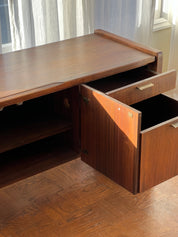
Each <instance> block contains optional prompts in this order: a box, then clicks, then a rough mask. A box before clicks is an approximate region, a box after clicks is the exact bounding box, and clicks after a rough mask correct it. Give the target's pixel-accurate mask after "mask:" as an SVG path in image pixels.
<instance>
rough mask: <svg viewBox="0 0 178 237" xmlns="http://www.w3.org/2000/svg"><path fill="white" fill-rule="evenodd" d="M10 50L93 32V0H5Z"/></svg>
mask: <svg viewBox="0 0 178 237" xmlns="http://www.w3.org/2000/svg"><path fill="white" fill-rule="evenodd" d="M8 3H9V16H10V28H11V37H12V50H18V49H23V48H28V47H32V46H38V45H42V44H47V43H50V42H55V41H59V40H64V39H67V38H72V37H75V36H81V35H83V34H88V33H91V32H93V19H94V16H93V12H94V10H93V8H94V0H75V1H74V0H15V1H14V0H8Z"/></svg>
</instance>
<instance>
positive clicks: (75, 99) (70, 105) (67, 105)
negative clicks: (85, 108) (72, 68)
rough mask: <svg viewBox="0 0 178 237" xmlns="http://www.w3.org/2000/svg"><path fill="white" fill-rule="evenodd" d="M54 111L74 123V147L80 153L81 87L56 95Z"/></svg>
mask: <svg viewBox="0 0 178 237" xmlns="http://www.w3.org/2000/svg"><path fill="white" fill-rule="evenodd" d="M53 100H54V101H53V104H54V110H55V112H56V113H58V114H59V115H60V116H61V115H62V117H63V118H65V119H66V120H69V121H71V122H72V145H73V148H74V149H75V151H77V152H79V151H80V98H79V87H78V86H74V87H72V88H69V89H67V90H63V91H60V92H58V93H55V94H54V98H53Z"/></svg>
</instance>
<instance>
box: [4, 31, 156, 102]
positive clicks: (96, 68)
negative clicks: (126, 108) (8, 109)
mask: <svg viewBox="0 0 178 237" xmlns="http://www.w3.org/2000/svg"><path fill="white" fill-rule="evenodd" d="M153 61H155V57H154V56H153V55H150V54H147V53H144V52H141V51H139V50H137V49H134V48H131V47H129V46H126V45H123V44H121V43H118V42H116V41H114V40H111V39H109V38H106V37H103V36H101V35H98V34H90V35H86V36H81V37H77V38H73V39H69V40H64V41H60V42H56V43H51V44H47V45H44V46H38V47H34V48H30V49H25V50H20V51H16V52H11V53H7V54H2V55H0V103H3V102H4V101H6V100H9V99H10V98H11V97H12V98H15V97H19V96H20V95H23V93H25V94H26V95H27V94H30V93H34V92H35V91H36V92H39V91H40V90H47V89H50V90H51V91H52V89H53V88H54V91H55V90H56V88H58V90H60V89H65V88H68V87H71V86H74V85H78V84H80V83H84V82H88V81H91V80H95V79H98V78H101V77H104V76H109V75H112V74H114V73H118V72H122V71H125V70H129V69H132V68H136V67H139V66H142V65H146V64H148V63H151V62H153Z"/></svg>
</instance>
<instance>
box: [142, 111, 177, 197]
mask: <svg viewBox="0 0 178 237" xmlns="http://www.w3.org/2000/svg"><path fill="white" fill-rule="evenodd" d="M177 111H178V110H177ZM177 121H178V116H177V117H176V118H174V119H171V120H168V121H166V122H164V123H162V124H160V125H157V126H155V127H153V128H150V129H147V130H145V131H143V132H141V166H140V192H143V191H145V190H147V189H149V188H151V187H153V186H154V185H157V184H159V183H161V182H163V181H165V180H167V179H169V178H171V177H173V176H175V175H178V144H177V141H178V131H177V130H178V128H174V127H172V126H171V124H173V123H174V122H177Z"/></svg>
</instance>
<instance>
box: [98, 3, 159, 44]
mask: <svg viewBox="0 0 178 237" xmlns="http://www.w3.org/2000/svg"><path fill="white" fill-rule="evenodd" d="M154 4H155V1H154V0H153V1H151V0H109V1H108V0H95V28H102V29H105V30H108V31H110V32H112V33H115V34H118V35H121V36H123V37H126V38H129V39H131V40H136V41H138V42H141V43H143V44H148V43H149V39H150V32H151V29H152V24H153V14H154Z"/></svg>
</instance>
